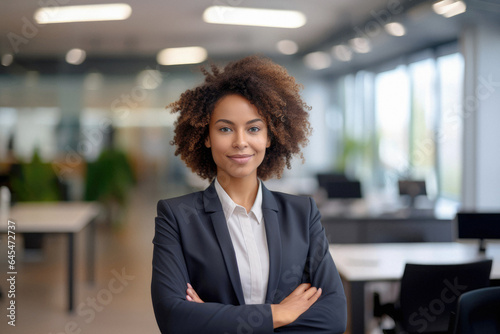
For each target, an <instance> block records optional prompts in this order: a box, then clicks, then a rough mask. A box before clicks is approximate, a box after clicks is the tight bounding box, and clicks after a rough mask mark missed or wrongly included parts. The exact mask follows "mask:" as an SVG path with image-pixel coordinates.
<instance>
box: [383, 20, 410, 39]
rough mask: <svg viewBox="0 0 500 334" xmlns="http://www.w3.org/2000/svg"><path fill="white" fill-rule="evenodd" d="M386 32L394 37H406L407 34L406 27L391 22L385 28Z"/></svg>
mask: <svg viewBox="0 0 500 334" xmlns="http://www.w3.org/2000/svg"><path fill="white" fill-rule="evenodd" d="M384 29H385V31H387V33H389V34H391V35H392V36H398V37H399V36H404V35H405V34H406V29H405V26H404V25H402V24H401V23H399V22H389V23H387V24H386V25H385V26H384Z"/></svg>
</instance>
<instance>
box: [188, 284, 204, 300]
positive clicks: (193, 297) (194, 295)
mask: <svg viewBox="0 0 500 334" xmlns="http://www.w3.org/2000/svg"><path fill="white" fill-rule="evenodd" d="M187 287H188V288H187V290H186V293H187V295H186V300H188V301H190V302H195V303H204V301H203V300H201V298H200V297H199V296H198V294H197V293H196V291H194V289H193V287H192V286H191V284H189V283H188V284H187Z"/></svg>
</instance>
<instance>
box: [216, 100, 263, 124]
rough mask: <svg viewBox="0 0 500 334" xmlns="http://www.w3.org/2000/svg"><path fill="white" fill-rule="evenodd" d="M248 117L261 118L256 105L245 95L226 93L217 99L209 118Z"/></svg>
mask: <svg viewBox="0 0 500 334" xmlns="http://www.w3.org/2000/svg"><path fill="white" fill-rule="evenodd" d="M249 117H251V118H252V119H255V118H259V119H262V116H261V115H260V113H259V110H258V109H257V107H256V106H255V105H254V104H252V103H251V102H250V101H249V100H248V99H246V98H245V97H243V96H241V95H237V94H230V95H226V96H224V97H222V98H221V99H220V100H219V101H217V103H216V104H215V107H214V110H213V112H212V115H211V119H219V118H228V119H243V118H249Z"/></svg>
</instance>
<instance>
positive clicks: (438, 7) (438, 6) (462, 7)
mask: <svg viewBox="0 0 500 334" xmlns="http://www.w3.org/2000/svg"><path fill="white" fill-rule="evenodd" d="M432 9H433V10H434V12H436V13H437V14H439V15H443V16H444V17H446V18H448V17H452V16H455V15H458V14H462V13H464V12H465V11H466V10H467V5H466V4H465V2H463V1H462V0H441V1H438V2H436V3H434V4H433V5H432Z"/></svg>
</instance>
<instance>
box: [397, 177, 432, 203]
mask: <svg viewBox="0 0 500 334" xmlns="http://www.w3.org/2000/svg"><path fill="white" fill-rule="evenodd" d="M398 188H399V195H400V196H409V197H410V203H409V206H410V207H414V206H415V198H416V197H417V196H421V195H423V196H425V195H427V190H426V187H425V181H421V180H399V181H398Z"/></svg>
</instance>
